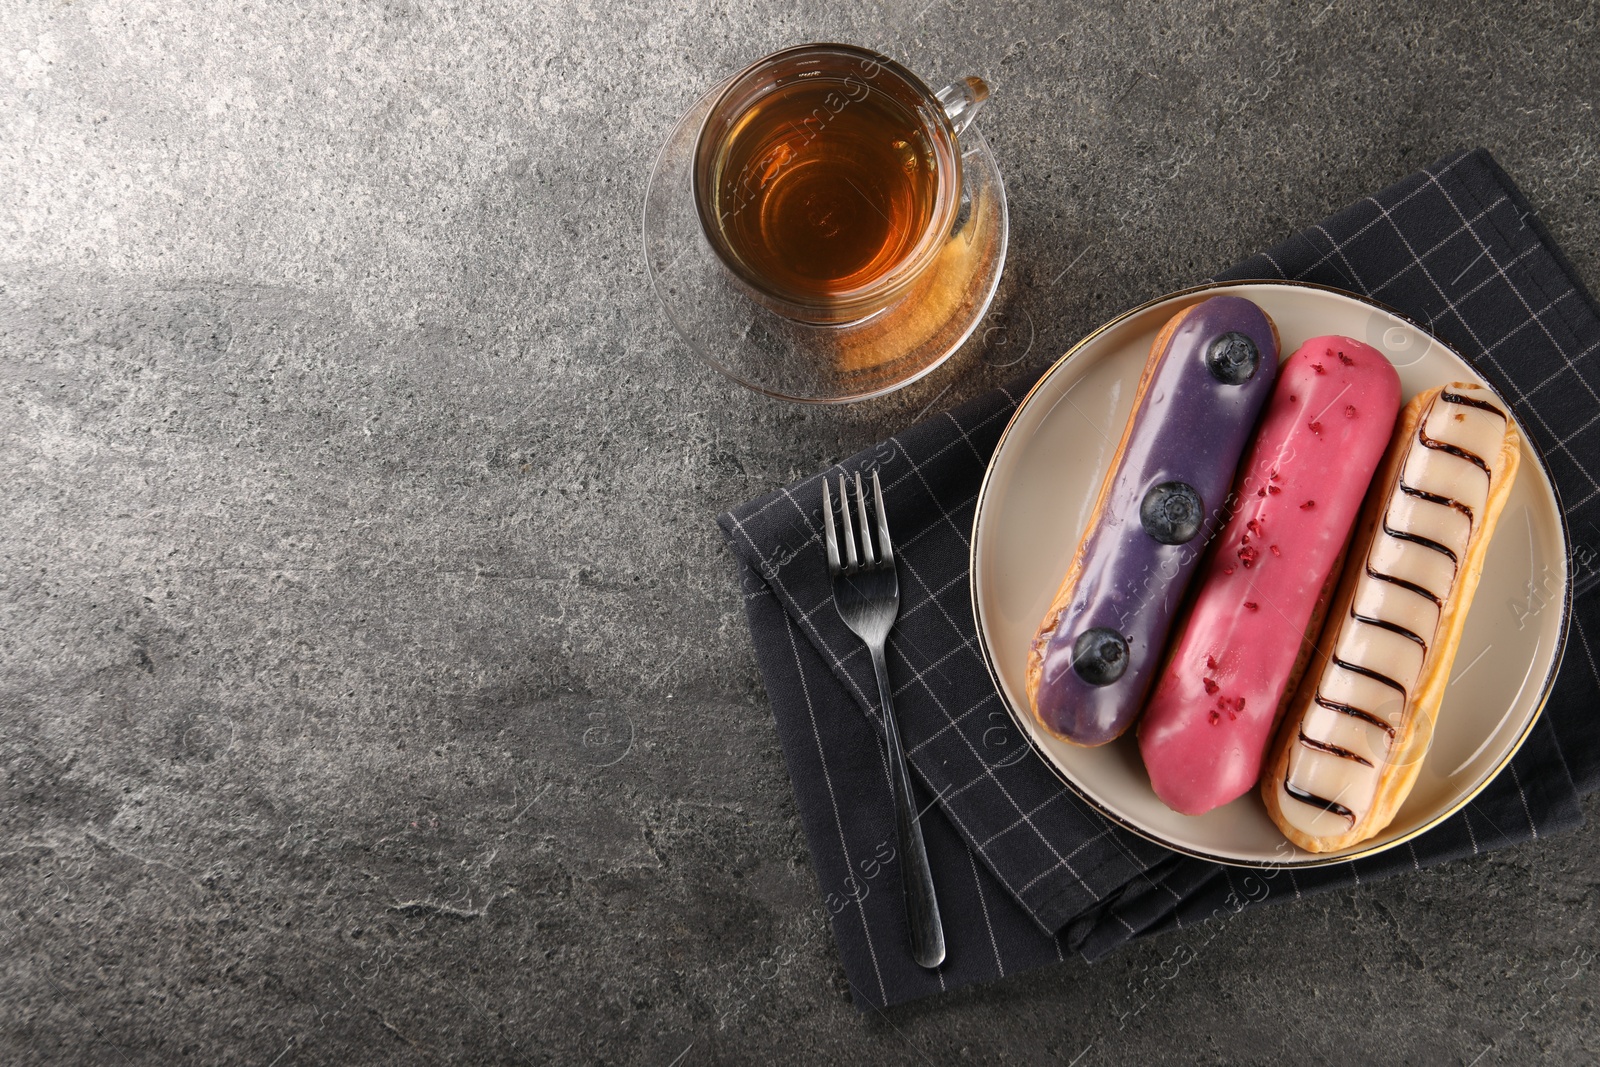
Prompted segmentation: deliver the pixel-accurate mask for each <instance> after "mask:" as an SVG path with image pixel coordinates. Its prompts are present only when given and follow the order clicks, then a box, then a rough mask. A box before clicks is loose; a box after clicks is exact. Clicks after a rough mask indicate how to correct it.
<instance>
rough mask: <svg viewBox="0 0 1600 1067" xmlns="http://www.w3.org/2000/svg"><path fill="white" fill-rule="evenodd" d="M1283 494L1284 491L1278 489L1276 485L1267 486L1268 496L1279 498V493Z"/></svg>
mask: <svg viewBox="0 0 1600 1067" xmlns="http://www.w3.org/2000/svg"><path fill="white" fill-rule="evenodd" d="M1281 492H1283V490H1282V489H1279V488H1278V487H1277V486H1275V485H1269V486H1267V493H1268V495H1270V496H1277V495H1278V494H1279V493H1281Z"/></svg>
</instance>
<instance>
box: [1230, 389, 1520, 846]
mask: <svg viewBox="0 0 1600 1067" xmlns="http://www.w3.org/2000/svg"><path fill="white" fill-rule="evenodd" d="M1474 388H1481V387H1479V386H1475V385H1472V384H1468V383H1462V382H1452V383H1450V384H1449V385H1447V386H1444V387H1442V388H1437V389H1431V390H1428V391H1427V392H1424V393H1421V394H1419V395H1418V396H1416V397H1415V398H1413V399H1412V400H1411V402H1410V403H1408V404H1407V405H1406V406H1405V408H1404V409H1403V410H1402V411H1401V413H1400V418H1399V421H1398V422H1397V423H1396V426H1395V432H1394V435H1393V437H1392V438H1391V439H1390V444H1389V449H1388V451H1387V452H1386V453H1385V456H1384V460H1383V462H1382V464H1381V465H1380V466H1379V468H1378V471H1377V473H1376V474H1375V475H1374V477H1373V482H1372V488H1371V489H1370V490H1369V491H1368V494H1367V499H1366V502H1365V503H1364V504H1363V506H1362V511H1361V516H1360V518H1359V519H1358V520H1357V524H1356V529H1355V533H1354V535H1353V536H1352V539H1351V542H1350V548H1349V552H1348V555H1347V557H1346V562H1345V566H1344V573H1343V576H1342V577H1341V579H1340V583H1339V587H1338V591H1337V592H1336V593H1335V594H1334V599H1333V601H1332V602H1331V604H1330V605H1329V611H1328V613H1327V623H1326V625H1325V626H1324V629H1323V632H1322V635H1321V637H1320V638H1319V639H1318V641H1317V651H1316V653H1315V656H1314V658H1313V661H1312V663H1311V665H1310V667H1309V668H1308V669H1307V670H1306V671H1305V673H1304V674H1303V675H1302V678H1301V681H1300V685H1299V688H1298V689H1297V690H1296V692H1295V695H1294V699H1293V701H1292V702H1291V703H1290V705H1289V708H1288V710H1287V713H1286V714H1284V716H1283V718H1282V720H1281V722H1280V723H1279V726H1278V731H1277V735H1276V737H1275V738H1274V740H1273V746H1272V750H1271V755H1270V756H1269V758H1268V760H1267V763H1266V767H1265V770H1264V773H1263V774H1262V777H1261V785H1260V790H1261V799H1262V802H1263V803H1264V804H1265V805H1266V808H1267V813H1268V815H1270V816H1271V818H1272V821H1273V822H1274V823H1275V824H1277V826H1278V829H1279V830H1281V831H1282V832H1283V834H1284V836H1285V837H1287V838H1288V839H1289V840H1290V841H1292V842H1293V843H1294V844H1296V845H1298V846H1300V847H1301V848H1303V849H1305V850H1307V851H1309V852H1318V853H1323V852H1337V851H1339V850H1340V849H1344V848H1348V847H1349V846H1351V845H1354V844H1357V843H1359V842H1362V841H1365V840H1367V839H1368V838H1371V837H1373V836H1375V835H1376V834H1378V833H1380V832H1381V831H1382V830H1383V829H1384V828H1385V827H1387V826H1388V825H1389V823H1390V822H1392V821H1393V820H1394V817H1395V814H1396V813H1397V812H1398V811H1399V809H1400V806H1401V805H1402V804H1403V803H1404V802H1405V799H1406V797H1407V796H1408V795H1409V794H1410V792H1411V788H1412V786H1413V785H1414V784H1415V783H1416V780H1417V775H1418V774H1419V773H1420V772H1421V770H1422V762H1423V757H1424V755H1425V754H1426V751H1427V747H1428V745H1429V744H1430V743H1431V740H1432V736H1433V729H1434V725H1435V723H1436V721H1437V716H1438V713H1439V705H1440V703H1441V702H1442V701H1443V699H1444V691H1445V687H1446V686H1447V685H1448V684H1449V681H1450V671H1451V666H1452V664H1453V663H1454V662H1455V655H1456V649H1457V647H1458V646H1459V645H1460V642H1461V633H1462V630H1463V629H1464V628H1465V626H1466V621H1467V613H1468V611H1469V610H1470V609H1471V607H1472V598H1473V595H1474V593H1475V592H1476V591H1477V587H1478V580H1479V578H1480V577H1481V576H1482V574H1483V561H1484V558H1485V556H1486V555H1487V553H1488V550H1489V544H1490V542H1491V540H1492V539H1493V537H1494V531H1495V526H1496V525H1497V523H1498V522H1499V518H1500V513H1501V511H1502V509H1503V508H1504V506H1505V502H1506V500H1507V498H1508V497H1509V496H1510V493H1511V487H1512V484H1513V483H1514V482H1515V480H1516V474H1517V467H1518V465H1519V463H1520V461H1521V445H1522V440H1521V437H1520V436H1519V435H1518V433H1517V430H1516V427H1515V426H1514V425H1513V424H1512V423H1511V421H1510V419H1509V417H1508V418H1507V420H1506V427H1505V436H1504V437H1503V439H1502V443H1501V448H1500V454H1499V456H1498V457H1497V461H1496V462H1494V463H1492V464H1491V477H1490V480H1489V488H1488V495H1487V498H1486V503H1485V505H1484V507H1483V514H1482V516H1481V520H1480V521H1477V522H1475V523H1474V525H1473V528H1472V531H1471V533H1470V535H1469V537H1468V540H1467V545H1466V550H1465V552H1464V553H1463V556H1462V559H1461V562H1460V566H1459V569H1458V571H1457V576H1456V579H1455V581H1454V582H1453V583H1452V586H1451V590H1450V594H1449V596H1448V597H1446V598H1444V602H1443V604H1442V605H1441V607H1440V610H1439V621H1438V625H1437V626H1436V627H1435V629H1434V633H1433V640H1432V642H1431V643H1430V644H1429V647H1428V650H1427V652H1426V654H1425V655H1424V657H1423V662H1422V666H1421V670H1420V672H1419V674H1418V680H1417V682H1416V683H1415V684H1414V685H1413V686H1412V688H1411V691H1410V692H1409V693H1408V694H1407V699H1406V702H1405V706H1404V711H1403V713H1402V716H1401V721H1400V723H1399V725H1398V726H1397V728H1396V734H1395V738H1394V741H1393V743H1392V744H1391V745H1390V746H1389V752H1390V754H1391V757H1390V759H1389V760H1387V761H1385V764H1384V766H1383V767H1382V768H1381V769H1380V770H1379V771H1378V778H1377V790H1376V793H1375V795H1374V797H1373V800H1372V803H1371V805H1370V807H1368V808H1367V810H1366V811H1365V812H1364V813H1363V814H1361V815H1360V816H1359V817H1358V818H1357V819H1356V820H1355V822H1354V824H1353V825H1352V826H1351V827H1350V829H1349V830H1348V831H1346V832H1345V833H1341V834H1334V835H1324V836H1315V837H1314V836H1310V835H1308V834H1306V833H1304V832H1302V831H1301V830H1300V829H1299V828H1297V827H1296V826H1294V825H1293V824H1292V823H1291V822H1290V821H1289V820H1288V818H1286V817H1285V814H1284V811H1283V796H1284V794H1283V790H1282V788H1281V786H1282V784H1283V782H1284V780H1285V777H1286V776H1287V774H1288V770H1289V759H1290V754H1291V751H1292V750H1293V748H1294V746H1295V744H1296V742H1297V740H1298V736H1299V730H1300V727H1301V722H1302V720H1303V719H1304V717H1305V715H1306V713H1307V712H1308V711H1309V709H1310V707H1311V704H1312V702H1313V700H1314V698H1315V696H1316V694H1317V689H1318V685H1319V684H1320V683H1321V681H1322V677H1323V674H1324V671H1325V668H1326V664H1327V659H1328V656H1329V655H1330V654H1331V652H1332V649H1333V647H1334V643H1335V642H1336V641H1337V639H1338V637H1339V633H1340V629H1341V626H1342V625H1343V623H1344V620H1345V619H1346V617H1347V616H1348V614H1349V612H1350V606H1351V603H1352V602H1353V600H1354V598H1355V596H1356V593H1357V591H1358V589H1359V587H1360V585H1361V582H1362V579H1363V578H1364V577H1365V564H1366V561H1367V558H1368V554H1369V553H1370V552H1371V550H1372V547H1373V542H1374V540H1375V539H1376V537H1377V535H1378V532H1379V527H1380V524H1381V522H1382V521H1383V518H1384V516H1385V515H1386V514H1388V512H1389V507H1390V504H1391V502H1392V501H1393V500H1394V498H1395V497H1396V496H1397V495H1399V493H1400V490H1399V486H1398V482H1399V479H1400V474H1401V471H1402V469H1403V468H1404V466H1405V463H1406V460H1407V458H1408V456H1410V454H1411V450H1412V445H1413V441H1414V440H1415V439H1416V437H1417V431H1418V429H1419V428H1420V427H1421V426H1422V424H1423V420H1424V419H1425V418H1426V417H1427V414H1428V412H1429V410H1430V408H1431V407H1432V406H1433V403H1434V401H1435V400H1436V399H1437V398H1438V397H1439V395H1440V394H1441V393H1443V392H1445V391H1462V390H1471V389H1474ZM1507 414H1508V416H1509V413H1507ZM1290 803H1299V802H1298V801H1292V800H1291V801H1290Z"/></svg>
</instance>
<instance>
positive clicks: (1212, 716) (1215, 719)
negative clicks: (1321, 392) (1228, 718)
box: [1206, 708, 1222, 726]
mask: <svg viewBox="0 0 1600 1067" xmlns="http://www.w3.org/2000/svg"><path fill="white" fill-rule="evenodd" d="M1221 721H1222V716H1221V715H1218V714H1217V712H1216V709H1214V708H1213V709H1212V710H1211V712H1210V713H1209V714H1208V715H1206V722H1209V723H1210V724H1211V725H1212V726H1215V725H1217V723H1219V722H1221Z"/></svg>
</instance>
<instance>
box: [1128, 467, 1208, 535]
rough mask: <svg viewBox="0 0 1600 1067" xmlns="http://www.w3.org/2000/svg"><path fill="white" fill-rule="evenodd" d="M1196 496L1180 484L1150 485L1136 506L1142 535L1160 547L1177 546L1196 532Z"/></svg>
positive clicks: (1197, 503)
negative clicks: (1160, 544)
mask: <svg viewBox="0 0 1600 1067" xmlns="http://www.w3.org/2000/svg"><path fill="white" fill-rule="evenodd" d="M1201 511H1202V506H1201V504H1200V494H1199V493H1197V492H1195V491H1194V488H1193V487H1192V486H1188V485H1185V484H1184V483H1182V482H1161V483H1159V484H1157V485H1152V486H1151V487H1150V491H1149V492H1148V493H1146V494H1145V495H1144V503H1142V504H1140V505H1139V523H1140V524H1141V525H1142V526H1143V527H1144V532H1145V533H1147V534H1149V535H1150V536H1151V537H1153V538H1154V539H1155V540H1157V541H1159V542H1161V543H1162V544H1164V545H1181V544H1184V543H1185V542H1187V541H1188V540H1190V539H1191V538H1192V537H1194V535H1195V534H1197V533H1199V532H1200V519H1201V517H1202V516H1201Z"/></svg>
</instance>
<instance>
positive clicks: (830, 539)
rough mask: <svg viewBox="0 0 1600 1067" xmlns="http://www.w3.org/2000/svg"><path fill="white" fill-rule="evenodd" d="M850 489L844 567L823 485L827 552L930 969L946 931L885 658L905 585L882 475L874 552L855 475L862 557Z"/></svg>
mask: <svg viewBox="0 0 1600 1067" xmlns="http://www.w3.org/2000/svg"><path fill="white" fill-rule="evenodd" d="M847 489H848V485H847V483H846V482H845V479H844V475H842V474H841V475H839V510H840V511H841V512H842V513H843V516H844V560H843V562H841V561H840V558H839V541H838V538H837V537H836V536H835V534H834V530H833V497H832V496H831V495H830V494H829V492H828V480H827V479H826V478H824V479H823V480H822V514H823V519H824V525H823V531H824V535H825V539H826V542H827V549H828V574H829V575H830V576H831V577H832V578H833V606H834V607H836V608H838V609H839V617H840V618H842V619H843V620H844V624H845V625H846V626H848V627H850V629H851V630H852V631H854V632H855V635H856V636H857V637H859V638H861V640H862V641H864V642H866V646H867V651H869V652H871V653H872V669H873V671H874V672H875V673H876V674H877V676H878V699H879V700H880V701H881V702H882V704H883V729H884V733H885V735H886V736H887V738H888V748H889V777H890V779H891V780H892V783H893V786H894V821H895V829H896V830H897V831H898V832H899V837H900V870H901V872H902V877H903V880H904V882H905V892H906V920H907V925H909V926H910V928H911V956H912V958H913V959H915V960H916V961H917V963H919V964H921V965H922V966H924V967H929V968H933V967H937V966H939V964H941V963H943V962H944V926H943V924H941V923H940V921H939V901H938V899H937V898H936V897H935V896H934V893H933V871H932V870H930V869H929V867H928V849H927V846H926V845H924V844H923V842H922V826H921V825H920V824H919V823H918V821H917V820H918V815H917V812H916V809H915V808H914V807H913V806H912V801H911V775H910V773H909V772H908V771H907V769H906V753H905V747H904V746H903V745H901V743H900V725H899V724H898V723H897V722H896V721H895V717H894V701H893V700H892V699H891V697H890V690H889V668H888V665H887V664H886V663H885V662H884V658H883V646H884V643H885V642H886V641H887V640H888V639H889V630H890V629H891V628H892V627H893V626H894V620H895V616H897V615H899V614H900V582H899V579H898V578H897V577H896V574H895V568H894V545H893V544H892V543H891V542H890V540H889V518H888V514H887V513H886V512H885V511H884V508H883V486H881V485H880V484H878V472H877V471H873V472H872V499H873V504H874V506H875V507H876V510H877V512H878V544H877V551H876V553H874V551H873V544H872V524H871V523H870V522H869V521H868V520H867V497H866V494H865V493H864V492H863V491H862V489H861V474H860V472H857V473H856V507H857V509H858V511H859V512H860V515H861V546H860V547H861V551H860V554H859V555H858V554H857V552H856V531H855V524H854V523H853V522H852V521H851V519H850V494H849V492H848V491H847Z"/></svg>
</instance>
